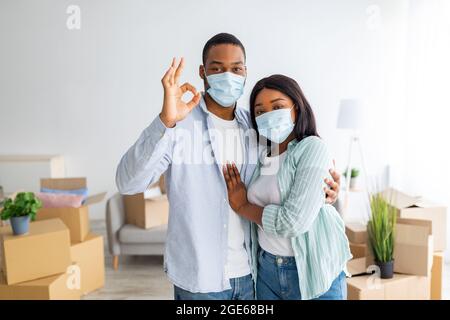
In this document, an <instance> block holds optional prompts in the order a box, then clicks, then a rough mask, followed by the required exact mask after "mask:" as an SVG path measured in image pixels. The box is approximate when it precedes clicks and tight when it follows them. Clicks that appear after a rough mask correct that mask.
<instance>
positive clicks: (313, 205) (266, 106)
mask: <svg viewBox="0 0 450 320" xmlns="http://www.w3.org/2000/svg"><path fill="white" fill-rule="evenodd" d="M250 113H251V118H252V122H253V126H254V127H255V128H256V129H257V132H258V134H259V140H260V143H262V142H263V141H266V139H267V140H268V143H267V145H268V147H267V148H264V152H263V154H262V157H261V159H260V161H259V164H258V166H257V169H256V170H255V174H254V176H253V178H252V181H251V183H250V186H249V190H248V191H247V189H246V187H245V185H244V184H243V183H242V182H241V180H240V176H239V172H238V170H237V168H236V166H235V165H234V164H227V165H226V166H224V168H223V171H224V177H225V181H226V183H227V188H228V198H229V203H230V206H231V207H232V208H233V210H234V211H235V212H236V213H237V214H239V215H241V216H242V217H244V218H246V219H249V220H250V221H252V222H254V224H253V225H252V237H253V241H252V243H253V247H252V253H253V255H254V259H253V261H254V262H257V266H253V269H254V275H255V276H256V294H257V298H258V299H262V300H270V299H303V300H306V299H335V300H339V299H346V296H347V285H346V280H345V278H346V272H345V270H346V263H347V261H348V260H349V259H351V257H352V256H351V254H350V249H349V244H348V240H347V237H346V236H345V227H344V223H343V221H342V219H341V218H340V216H339V214H338V212H337V211H336V210H335V209H334V207H333V206H331V205H328V204H325V183H324V178H329V173H328V168H330V162H331V160H330V157H329V155H328V152H327V148H326V146H325V144H324V143H323V141H322V140H321V139H320V138H319V135H318V134H317V130H316V123H315V118H314V114H313V111H312V109H311V107H310V105H309V103H308V101H307V100H306V99H305V97H304V95H303V92H302V90H301V89H300V87H299V85H298V84H297V82H296V81H295V80H293V79H291V78H288V77H286V76H283V75H273V76H270V77H268V78H264V79H262V80H260V81H259V82H258V83H257V84H256V85H255V87H254V88H253V91H252V94H251V96H250Z"/></svg>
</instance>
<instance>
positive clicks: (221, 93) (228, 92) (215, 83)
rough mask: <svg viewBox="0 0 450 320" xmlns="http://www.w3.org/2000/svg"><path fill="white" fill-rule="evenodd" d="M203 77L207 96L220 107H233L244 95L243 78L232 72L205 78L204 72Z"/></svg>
mask: <svg viewBox="0 0 450 320" xmlns="http://www.w3.org/2000/svg"><path fill="white" fill-rule="evenodd" d="M205 77H206V80H207V81H208V84H209V88H208V90H207V92H208V94H209V95H210V96H211V98H213V99H214V101H216V102H217V103H218V104H219V105H221V106H222V107H234V104H235V102H236V101H237V100H238V99H239V98H240V97H241V96H242V94H243V93H244V84H245V79H246V78H245V77H244V76H240V75H237V74H234V73H232V72H222V73H217V74H212V75H209V76H207V75H206V71H205Z"/></svg>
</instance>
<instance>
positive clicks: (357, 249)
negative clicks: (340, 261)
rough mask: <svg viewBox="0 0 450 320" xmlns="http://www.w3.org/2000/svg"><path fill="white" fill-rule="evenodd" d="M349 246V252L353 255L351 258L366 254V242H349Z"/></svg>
mask: <svg viewBox="0 0 450 320" xmlns="http://www.w3.org/2000/svg"><path fill="white" fill-rule="evenodd" d="M349 246H350V252H351V253H352V255H353V259H357V258H362V257H366V256H367V250H368V248H367V244H366V243H361V244H358V243H353V242H350V243H349Z"/></svg>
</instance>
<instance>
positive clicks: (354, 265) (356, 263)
mask: <svg viewBox="0 0 450 320" xmlns="http://www.w3.org/2000/svg"><path fill="white" fill-rule="evenodd" d="M347 270H348V272H349V273H350V274H351V275H352V276H357V275H361V274H365V273H367V272H366V257H363V258H357V259H352V260H349V261H348V262H347Z"/></svg>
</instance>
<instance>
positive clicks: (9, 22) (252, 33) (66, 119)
mask: <svg viewBox="0 0 450 320" xmlns="http://www.w3.org/2000/svg"><path fill="white" fill-rule="evenodd" d="M71 4H75V5H78V6H79V7H80V8H81V29H80V30H72V31H69V30H68V29H67V28H66V19H67V17H68V15H67V14H66V9H67V7H68V5H71ZM405 4H406V1H389V0H384V1H366V0H346V1H332V0H329V1H325V0H321V1H314V2H312V1H276V2H275V1H272V2H270V3H269V2H267V3H265V2H262V1H236V0H232V1H229V0H227V1H214V2H212V1H206V0H204V1H192V2H189V3H186V2H185V1H181V0H176V1H158V2H157V1H118V0H114V1H105V0H103V1H99V0H96V1H92V0H91V1H76V0H72V1H57V2H56V1H48V0H46V1H44V0H41V1H23V0H2V1H1V2H0V39H1V42H0V45H1V48H0V49H1V50H0V70H1V73H0V90H1V94H0V108H1V109H0V110H1V117H0V136H1V137H2V139H1V142H0V143H1V144H0V148H1V149H0V152H1V153H40V154H42V153H50V154H55V153H56V154H62V155H64V156H65V158H66V166H67V175H68V176H87V177H88V182H89V187H90V189H91V190H92V191H101V190H107V191H108V192H109V195H111V194H112V193H113V192H115V191H116V187H115V184H114V174H115V168H116V165H117V163H118V161H119V159H120V157H121V155H122V154H123V152H124V151H125V150H126V149H127V147H128V146H129V145H130V144H132V143H133V142H134V140H135V139H136V138H137V137H138V135H139V133H140V132H141V130H142V129H143V128H144V127H146V126H147V125H148V124H149V123H150V121H151V120H152V119H153V118H154V117H155V116H156V115H157V114H158V112H159V111H160V106H161V100H162V97H161V96H162V89H161V85H160V78H161V76H162V74H163V71H164V70H165V69H166V68H167V66H168V63H169V61H170V59H171V57H172V56H181V55H183V56H184V57H185V58H186V60H187V67H186V70H185V73H184V80H187V81H190V82H193V83H194V84H195V85H196V86H197V87H200V85H201V82H200V80H199V77H198V72H197V69H198V65H199V64H200V63H201V50H202V47H203V45H204V43H205V41H206V40H207V39H208V38H209V37H211V36H212V35H214V34H216V33H218V32H223V31H226V32H230V33H234V34H235V35H237V36H238V37H239V38H240V39H241V40H242V41H243V43H244V45H245V46H246V49H247V52H248V71H249V78H248V85H247V93H246V96H245V97H244V98H242V99H241V104H242V105H245V104H246V103H247V99H248V94H249V91H250V90H251V87H252V85H253V84H254V83H255V81H257V80H258V79H260V78H261V77H263V76H266V75H270V74H272V73H284V74H287V75H290V76H292V77H294V78H295V79H297V80H298V81H299V83H300V85H301V86H302V88H303V89H304V91H305V93H306V95H307V97H308V98H309V100H310V102H311V104H312V106H313V107H314V110H315V112H316V116H317V118H318V122H319V129H320V133H321V135H322V136H323V137H324V138H325V139H326V140H327V141H328V142H329V144H330V147H331V149H332V151H333V153H334V154H335V156H336V159H337V161H338V166H339V167H340V168H343V167H344V163H345V161H346V148H347V138H348V135H347V133H344V132H338V131H336V129H335V126H336V118H337V109H338V104H339V100H340V99H341V98H348V97H361V98H363V99H365V101H366V105H367V109H368V112H367V119H368V120H369V121H367V123H366V128H365V130H363V132H362V135H363V141H364V145H365V147H366V150H365V151H366V158H367V161H368V166H369V167H370V168H373V169H374V170H375V169H376V168H378V167H380V166H382V165H384V164H386V163H387V162H388V159H389V148H388V147H387V143H386V142H387V141H388V139H387V137H388V129H387V128H386V126H385V122H386V121H385V120H386V113H387V111H388V110H390V108H392V107H394V106H395V104H396V99H397V98H396V94H395V93H396V91H395V90H397V89H396V84H398V83H400V81H399V79H401V70H402V66H403V62H402V56H401V50H402V48H403V45H404V44H403V43H402V39H403V38H402V37H403V32H404V27H405V26H404V17H403V16H404V12H405V10H404V9H405ZM373 5H375V7H374V6H373ZM377 6H378V7H377ZM374 9H375V10H374ZM377 9H380V15H379V17H380V20H377V17H378V15H377ZM377 21H381V25H380V26H379V27H376V26H377ZM374 26H375V27H374ZM399 52H400V54H399ZM0 179H1V177H0ZM0 183H1V180H0ZM5 188H6V189H7V186H5ZM103 210H104V206H97V207H94V208H93V211H92V213H91V215H92V217H93V218H101V217H103V214H104V213H103Z"/></svg>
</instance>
